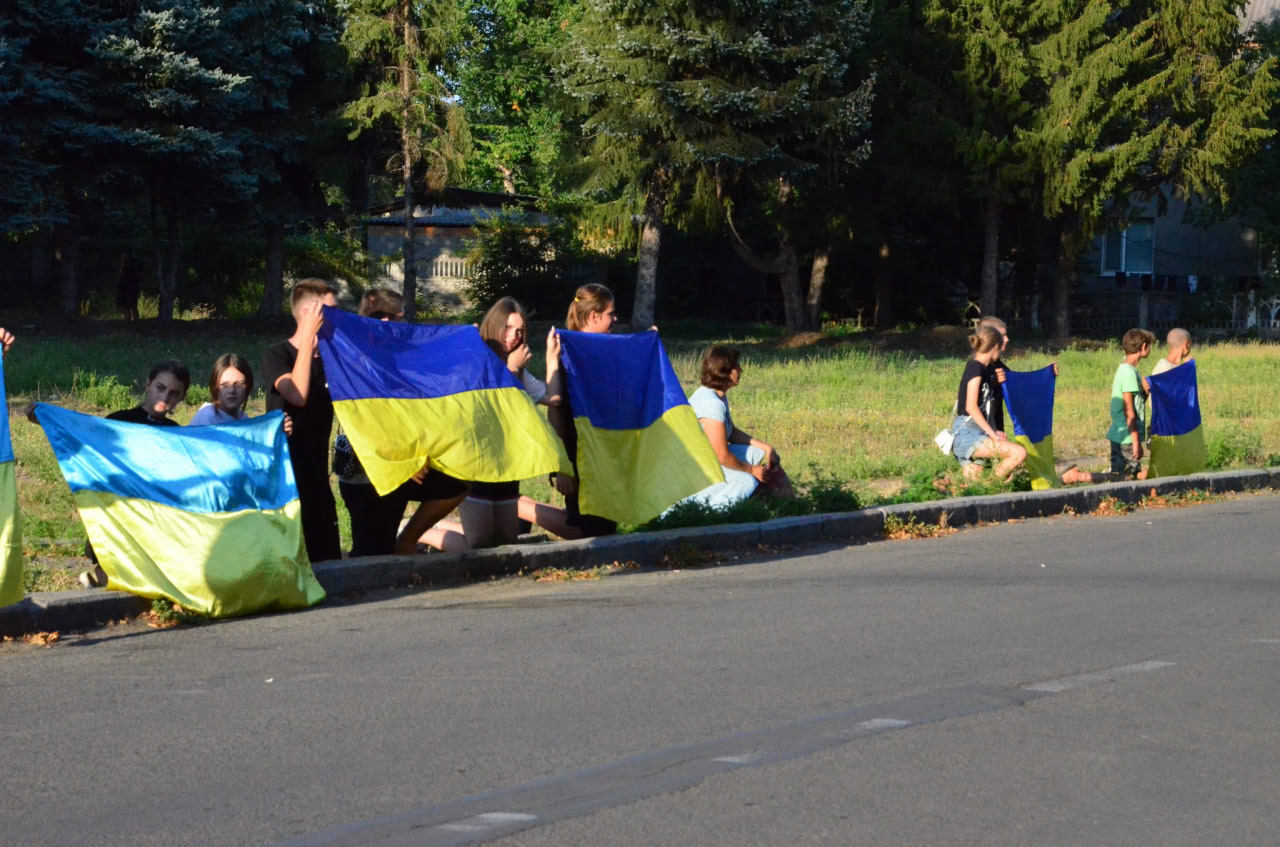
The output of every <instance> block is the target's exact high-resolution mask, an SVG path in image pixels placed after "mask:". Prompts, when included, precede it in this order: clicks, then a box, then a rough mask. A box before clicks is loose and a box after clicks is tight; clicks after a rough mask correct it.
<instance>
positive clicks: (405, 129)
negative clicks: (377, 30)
mask: <svg viewBox="0 0 1280 847" xmlns="http://www.w3.org/2000/svg"><path fill="white" fill-rule="evenodd" d="M411 12H412V10H411V9H410V7H409V0H400V14H401V20H402V21H403V26H404V56H405V58H404V60H403V61H402V62H401V63H400V96H401V98H402V99H403V102H402V104H401V108H402V112H401V115H400V156H401V158H402V159H403V161H402V162H401V170H402V176H403V178H404V288H403V293H404V317H405V320H407V321H412V320H413V319H414V317H415V316H416V315H417V313H418V257H417V251H416V249H415V245H414V241H413V147H412V140H413V139H412V135H411V133H410V129H411V125H412V106H413V102H412V98H413V85H412V83H413V80H412V79H411V76H412V70H413V69H412V68H411V67H410V66H409V58H408V57H409V54H410V52H411V49H412V45H413V16H412V14H411Z"/></svg>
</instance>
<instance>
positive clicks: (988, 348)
mask: <svg viewBox="0 0 1280 847" xmlns="http://www.w3.org/2000/svg"><path fill="white" fill-rule="evenodd" d="M1003 340H1004V338H1003V334H1002V333H1001V332H1000V331H999V330H998V329H996V328H995V327H991V326H983V327H979V328H978V329H976V330H975V331H974V334H973V335H971V336H969V347H970V348H972V350H973V358H971V359H970V360H969V361H968V362H966V363H965V366H964V375H963V376H962V377H961V378H960V390H959V392H958V393H957V397H956V409H957V411H958V414H957V415H956V417H955V420H953V421H952V422H951V434H952V435H953V436H955V441H953V442H952V445H951V452H952V453H953V454H954V455H955V457H956V458H957V459H959V460H960V465H961V467H962V468H963V470H964V475H965V478H966V479H973V478H975V477H977V476H978V475H979V474H980V473H982V465H981V464H978V463H977V462H974V461H973V460H974V459H999V460H1000V463H999V464H998V465H996V468H995V475H996V477H997V478H999V479H1008V478H1009V475H1010V474H1012V473H1013V472H1014V471H1015V470H1016V469H1017V468H1018V466H1019V465H1021V464H1022V463H1023V462H1024V461H1025V460H1026V458H1027V451H1026V449H1025V448H1024V447H1023V446H1022V445H1021V444H1018V443H1017V442H1016V441H1008V440H1006V439H1005V435H1004V433H1003V432H1000V431H999V430H997V429H995V428H994V427H992V426H991V424H990V422H988V421H987V418H986V416H985V415H983V413H982V409H983V406H984V404H986V403H988V402H989V401H990V399H991V398H988V397H983V396H982V393H983V392H984V391H987V390H990V389H989V388H988V386H990V385H992V384H995V383H996V382H997V380H995V379H993V376H994V372H995V370H996V360H997V359H998V358H999V357H1000V348H1001V345H1002V342H1003Z"/></svg>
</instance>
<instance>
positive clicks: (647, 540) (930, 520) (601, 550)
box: [0, 468, 1280, 637]
mask: <svg viewBox="0 0 1280 847" xmlns="http://www.w3.org/2000/svg"><path fill="white" fill-rule="evenodd" d="M1262 488H1278V489H1280V468H1271V469H1266V470H1246V471H1219V472H1216V473H1203V474H1193V475H1191V476H1181V477H1167V478H1163V479H1154V480H1143V481H1139V482H1113V483H1107V484H1103V485H1091V486H1086V487H1081V488H1061V489H1053V490H1049V491H1031V492H1023V493H1016V494H995V495H987V496H982V497H955V498H950V499H947V500H931V501H928V502H924V503H902V504H898V505H893V506H878V507H874V508H869V509H861V510H859V511H856V512H837V513H831V514H824V515H806V516H803V517H795V518H778V519H776V520H771V521H765V522H763V523H751V524H720V525H716V526H707V527H692V528H688V529H671V530H665V531H662V532H637V533H633V534H630V535H614V536H608V537H605V538H591V539H586V540H583V541H555V542H548V543H541V544H515V545H508V546H505V547H496V548H492V549H488V550H476V551H469V552H466V553H447V554H441V553H432V554H427V555H416V556H378V557H370V558H365V559H343V560H341V561H336V562H319V563H317V564H315V565H314V566H313V569H314V571H315V574H316V578H317V579H319V580H320V584H321V585H323V586H324V588H325V591H327V592H328V593H329V595H330V596H344V595H354V594H360V593H362V592H366V591H373V590H377V589H383V588H395V587H400V586H409V585H441V584H450V583H458V582H476V581H480V580H484V579H493V578H496V577H500V576H507V575H510V574H516V573H521V572H526V573H527V572H531V571H535V570H538V569H539V568H549V567H556V568H586V567H593V566H595V565H606V564H611V563H614V562H634V563H635V564H637V565H640V566H642V567H649V566H653V565H657V564H659V563H660V562H661V561H662V560H663V558H664V557H665V556H668V555H671V556H674V557H675V558H677V559H678V558H680V557H681V556H683V555H688V554H690V553H696V552H701V551H724V550H734V549H746V548H758V547H759V546H761V545H769V546H780V545H795V544H812V543H820V542H824V541H827V542H842V541H868V540H875V539H878V538H881V537H883V533H884V522H885V519H886V518H887V517H890V516H892V517H895V518H898V519H900V520H909V519H911V518H913V517H914V518H915V519H916V520H917V521H919V522H921V523H926V524H945V525H946V526H951V527H959V526H971V525H973V524H978V523H997V522H1004V521H1009V520H1016V519H1020V518H1034V517H1049V516H1052V515H1060V514H1063V513H1064V512H1067V511H1068V510H1072V511H1074V512H1077V513H1087V512H1091V511H1093V510H1094V509H1096V508H1097V507H1098V504H1099V503H1100V502H1101V501H1102V500H1103V499H1105V498H1110V497H1114V498H1115V499H1117V500H1119V501H1121V502H1124V503H1135V502H1137V501H1138V500H1141V499H1142V498H1143V497H1145V496H1148V495H1150V494H1151V493H1152V491H1154V492H1155V493H1156V494H1160V495H1163V494H1173V493H1177V492H1181V491H1189V490H1198V491H1210V492H1229V491H1251V490H1256V489H1262ZM150 607H151V601H150V600H147V599H144V598H141V597H135V596H133V595H130V594H126V593H124V592H119V591H101V590H87V591H42V592H36V593H34V594H30V595H28V596H27V597H26V598H24V599H23V600H22V601H21V602H19V603H15V604H14V605H12V606H6V607H4V608H0V635H8V636H11V637H16V636H20V635H25V634H27V633H30V632H52V631H54V630H61V631H82V630H88V629H93V628H95V627H99V626H102V625H104V624H106V623H107V622H108V621H111V620H118V619H120V618H127V617H130V616H133V615H137V614H140V613H142V612H144V611H146V610H147V609H149V608H150Z"/></svg>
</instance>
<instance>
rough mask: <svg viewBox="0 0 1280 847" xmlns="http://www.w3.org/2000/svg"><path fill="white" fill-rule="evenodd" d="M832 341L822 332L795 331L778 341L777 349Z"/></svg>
mask: <svg viewBox="0 0 1280 847" xmlns="http://www.w3.org/2000/svg"><path fill="white" fill-rule="evenodd" d="M833 341H834V339H833V338H831V336H829V335H827V334H826V333H823V332H797V333H796V334H795V335H792V336H788V337H787V338H784V339H782V340H781V341H779V342H778V349H779V350H801V349H803V348H805V347H813V346H814V345H817V344H830V343H832V342H833Z"/></svg>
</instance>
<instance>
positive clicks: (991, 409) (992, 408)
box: [956, 359, 1004, 432]
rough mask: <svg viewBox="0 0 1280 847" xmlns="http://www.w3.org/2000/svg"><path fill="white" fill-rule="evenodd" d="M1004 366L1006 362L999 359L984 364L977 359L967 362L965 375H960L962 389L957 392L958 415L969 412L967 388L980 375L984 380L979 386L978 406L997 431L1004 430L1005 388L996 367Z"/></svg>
mask: <svg viewBox="0 0 1280 847" xmlns="http://www.w3.org/2000/svg"><path fill="white" fill-rule="evenodd" d="M1002 367H1004V364H1003V363H1002V362H1000V360H998V359H997V360H996V361H993V362H992V363H991V364H989V365H984V364H982V363H981V362H979V361H978V360H977V359H970V360H969V361H968V362H965V365H964V376H962V377H960V390H959V392H957V394H956V414H957V415H967V414H969V412H968V411H967V410H966V406H967V404H968V399H969V398H968V391H967V389H968V387H969V381H970V380H972V379H973V378H974V377H978V378H979V379H981V380H982V383H981V384H980V385H979V386H978V408H979V409H981V410H982V416H983V417H984V418H986V419H987V423H988V424H990V425H991V428H992V429H994V430H995V431H996V432H1003V431H1004V406H1003V404H1004V390H1003V389H1002V388H1001V387H1000V380H998V379H996V368H1002Z"/></svg>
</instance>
